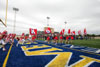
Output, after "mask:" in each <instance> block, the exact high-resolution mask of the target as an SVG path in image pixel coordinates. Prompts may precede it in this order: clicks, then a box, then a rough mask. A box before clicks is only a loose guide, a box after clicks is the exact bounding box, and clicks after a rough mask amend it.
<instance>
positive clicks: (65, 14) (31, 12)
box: [0, 0, 100, 34]
mask: <svg viewBox="0 0 100 67" xmlns="http://www.w3.org/2000/svg"><path fill="white" fill-rule="evenodd" d="M13 7H16V8H18V9H19V11H18V12H17V14H16V30H15V31H16V33H18V34H21V33H22V32H25V33H27V32H29V30H28V29H29V28H37V29H38V30H42V31H43V28H44V27H45V26H47V19H46V17H47V16H48V17H50V20H49V24H50V27H52V28H54V29H55V31H58V32H59V31H61V30H62V29H63V28H65V24H64V22H65V21H66V22H67V24H66V30H68V29H69V28H70V29H71V30H72V31H73V30H75V31H78V30H82V31H83V30H84V28H86V29H87V32H88V33H89V34H100V0H8V17H7V18H8V19H7V28H5V27H4V26H3V25H2V24H1V23H0V31H3V30H5V29H7V30H8V31H9V32H11V33H12V32H13V25H14V11H13ZM5 11H6V0H0V18H1V19H2V20H3V21H5V13H6V12H5Z"/></svg>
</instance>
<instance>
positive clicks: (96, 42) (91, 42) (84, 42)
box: [72, 39, 100, 48]
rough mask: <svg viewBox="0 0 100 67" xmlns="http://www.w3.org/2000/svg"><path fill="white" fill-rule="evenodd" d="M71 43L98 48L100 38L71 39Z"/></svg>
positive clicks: (99, 46)
mask: <svg viewBox="0 0 100 67" xmlns="http://www.w3.org/2000/svg"><path fill="white" fill-rule="evenodd" d="M72 44H73V45H80V46H87V47H93V48H100V39H92V40H73V42H72Z"/></svg>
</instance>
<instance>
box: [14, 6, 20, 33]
mask: <svg viewBox="0 0 100 67" xmlns="http://www.w3.org/2000/svg"><path fill="white" fill-rule="evenodd" d="M13 10H14V11H15V18H14V28H13V33H15V27H16V25H15V24H16V12H17V11H19V9H18V8H15V7H14V8H13Z"/></svg>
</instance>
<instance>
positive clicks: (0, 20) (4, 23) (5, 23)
mask: <svg viewBox="0 0 100 67" xmlns="http://www.w3.org/2000/svg"><path fill="white" fill-rule="evenodd" d="M7 12H8V0H6V15H5V22H3V20H2V19H0V22H1V23H2V24H3V25H4V26H5V27H7Z"/></svg>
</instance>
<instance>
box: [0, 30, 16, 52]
mask: <svg viewBox="0 0 100 67" xmlns="http://www.w3.org/2000/svg"><path fill="white" fill-rule="evenodd" d="M15 36H16V34H9V35H8V32H7V31H6V30H5V31H3V32H0V45H1V48H2V50H3V51H6V48H5V45H6V44H7V43H9V44H13V43H14V39H15Z"/></svg>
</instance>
